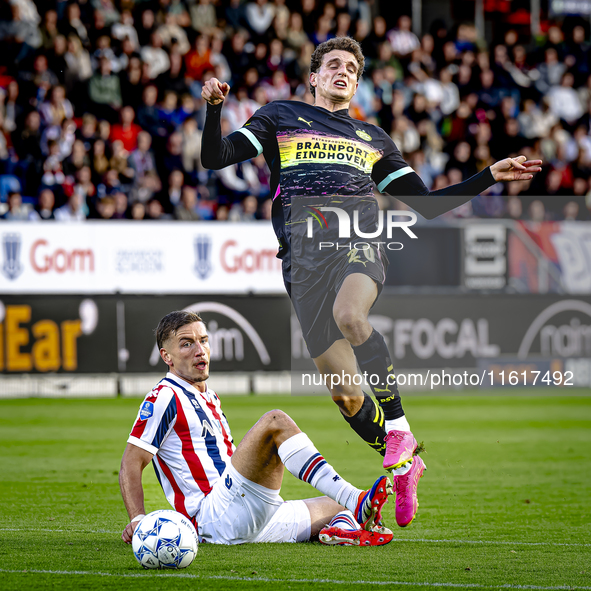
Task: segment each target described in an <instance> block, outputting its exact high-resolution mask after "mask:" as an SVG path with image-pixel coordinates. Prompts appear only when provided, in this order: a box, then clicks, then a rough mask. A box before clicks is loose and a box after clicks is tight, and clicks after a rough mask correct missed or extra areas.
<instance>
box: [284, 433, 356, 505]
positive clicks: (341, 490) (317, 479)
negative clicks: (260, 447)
mask: <svg viewBox="0 0 591 591" xmlns="http://www.w3.org/2000/svg"><path fill="white" fill-rule="evenodd" d="M277 452H278V453H279V457H280V458H281V461H282V462H283V465H284V466H285V467H286V468H287V469H288V470H289V471H290V472H291V473H292V474H293V475H294V476H295V477H296V478H298V479H299V480H303V481H304V482H307V483H308V484H310V485H312V486H313V487H314V488H315V489H316V490H318V491H320V492H321V493H322V494H325V495H326V496H327V497H330V498H331V499H332V500H333V501H336V502H337V503H339V505H343V506H344V507H347V509H349V510H350V511H355V508H356V507H357V499H358V498H359V494H360V493H361V492H362V491H361V490H360V489H358V488H355V487H354V486H353V485H352V484H349V483H348V482H347V481H346V480H343V479H342V478H341V477H340V476H339V475H338V474H337V472H336V471H335V469H334V468H333V467H332V466H331V465H330V464H329V463H328V462H327V461H326V460H325V459H324V458H323V457H322V455H320V453H319V452H318V450H317V449H316V448H315V447H314V444H313V443H312V442H311V441H310V439H309V437H308V436H307V435H306V434H305V433H298V434H297V435H294V436H293V437H290V438H289V439H287V440H286V441H284V442H283V443H282V444H281V445H280V446H279V449H278V450H277Z"/></svg>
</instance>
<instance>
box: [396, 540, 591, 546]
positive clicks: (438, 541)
mask: <svg viewBox="0 0 591 591" xmlns="http://www.w3.org/2000/svg"><path fill="white" fill-rule="evenodd" d="M392 541H393V542H430V543H433V544H496V545H500V546H576V547H579V548H588V547H591V544H576V543H575V544H571V543H569V542H511V541H504V540H431V539H428V538H415V539H412V538H408V539H402V538H392Z"/></svg>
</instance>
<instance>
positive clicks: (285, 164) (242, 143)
mask: <svg viewBox="0 0 591 591" xmlns="http://www.w3.org/2000/svg"><path fill="white" fill-rule="evenodd" d="M221 108H222V106H221V104H220V105H216V106H211V105H208V107H207V118H206V123H205V129H204V133H203V139H202V144H203V148H202V152H201V158H202V162H203V165H204V167H206V168H212V169H219V168H223V167H225V166H229V165H230V164H234V163H236V162H240V161H243V160H247V159H249V158H253V157H255V156H257V155H259V154H264V156H265V160H266V162H267V164H268V166H269V169H270V171H271V191H272V193H271V194H272V196H273V227H274V229H275V233H276V235H277V238H278V239H279V244H280V250H279V255H278V256H279V257H281V258H283V259H284V262H287V263H288V259H289V250H290V238H291V233H292V230H293V227H294V224H299V223H300V222H303V221H304V220H301V219H295V216H293V215H292V204H293V202H294V200H296V199H298V201H300V200H299V198H305V199H310V205H311V206H312V205H314V203H318V204H319V205H326V204H327V203H328V202H331V201H332V202H333V203H334V202H335V200H336V201H337V202H338V200H339V198H342V201H341V202H340V204H341V206H342V207H345V208H347V207H349V208H351V207H356V208H361V210H362V212H363V211H364V212H365V215H362V218H363V219H364V220H366V221H367V228H368V229H375V219H376V216H375V213H376V212H377V202H376V200H375V197H374V196H373V193H374V190H375V188H376V186H377V189H378V190H379V191H380V192H386V193H388V194H390V195H394V196H396V197H398V198H400V199H401V200H402V201H404V202H406V203H408V205H410V206H411V207H413V208H414V209H416V210H417V211H418V212H419V213H422V214H423V215H425V216H426V217H435V216H436V215H439V214H441V213H443V212H445V211H449V210H450V209H453V208H454V207H457V206H458V205H461V204H462V203H465V202H466V201H467V200H468V199H467V197H468V198H472V197H474V196H475V195H477V194H478V193H480V192H481V191H483V190H485V189H486V188H488V187H489V186H491V185H492V184H494V180H493V178H492V174H491V173H490V169H488V168H487V169H485V170H484V171H482V172H481V173H479V174H478V175H475V176H474V177H472V178H471V179H469V180H467V181H465V182H464V183H461V184H459V185H456V186H455V187H452V188H451V189H452V190H450V188H447V189H443V190H441V191H436V192H431V193H430V192H429V190H428V189H427V187H426V186H425V185H424V184H423V182H422V181H421V179H420V178H419V176H418V175H417V174H416V173H415V172H414V171H413V169H412V168H411V167H410V166H408V164H407V163H406V162H405V161H404V159H403V158H402V155H401V154H400V151H399V150H398V148H397V147H396V145H395V144H394V142H393V141H392V139H391V138H390V136H389V135H388V134H387V133H386V132H385V131H384V130H382V129H381V128H379V127H377V126H375V125H372V124H370V123H366V122H364V121H359V120H357V119H353V118H352V117H351V116H350V115H349V113H348V111H347V109H341V110H337V111H334V112H331V111H328V110H327V109H324V108H322V107H316V106H313V105H309V104H307V103H303V102H298V101H275V102H272V103H269V104H268V105H266V106H264V107H261V108H260V109H259V110H258V111H257V112H256V113H255V114H254V115H253V116H252V117H251V118H250V119H249V120H248V121H247V122H246V123H245V124H244V126H243V127H242V128H241V129H239V130H237V131H236V132H234V133H232V134H230V135H229V136H228V137H226V138H224V139H222V138H221V129H220V123H219V117H220V114H221ZM453 189H455V191H454V190H453ZM345 204H347V205H345ZM286 267H289V264H287V265H284V272H285V271H286ZM286 279H288V277H286Z"/></svg>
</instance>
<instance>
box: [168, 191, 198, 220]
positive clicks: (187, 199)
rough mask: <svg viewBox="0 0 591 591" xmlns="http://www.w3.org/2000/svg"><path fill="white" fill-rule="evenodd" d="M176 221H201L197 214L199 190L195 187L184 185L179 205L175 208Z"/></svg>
mask: <svg viewBox="0 0 591 591" xmlns="http://www.w3.org/2000/svg"><path fill="white" fill-rule="evenodd" d="M174 219H175V220H184V221H197V220H200V219H201V216H200V215H199V213H197V190H196V189H195V187H191V186H189V185H184V186H183V189H182V192H181V198H180V201H179V203H178V205H176V206H175V208H174Z"/></svg>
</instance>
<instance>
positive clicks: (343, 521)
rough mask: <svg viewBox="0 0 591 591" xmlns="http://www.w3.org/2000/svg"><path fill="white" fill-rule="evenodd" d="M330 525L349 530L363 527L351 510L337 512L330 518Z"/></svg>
mask: <svg viewBox="0 0 591 591" xmlns="http://www.w3.org/2000/svg"><path fill="white" fill-rule="evenodd" d="M328 526H329V527H338V528H340V529H346V530H347V531H357V530H358V529H361V526H360V525H359V523H357V521H356V520H355V517H353V513H351V511H341V512H340V513H337V514H336V515H335V516H334V517H333V518H332V519H331V520H330V523H329V524H328Z"/></svg>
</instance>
